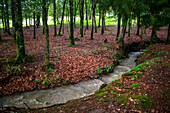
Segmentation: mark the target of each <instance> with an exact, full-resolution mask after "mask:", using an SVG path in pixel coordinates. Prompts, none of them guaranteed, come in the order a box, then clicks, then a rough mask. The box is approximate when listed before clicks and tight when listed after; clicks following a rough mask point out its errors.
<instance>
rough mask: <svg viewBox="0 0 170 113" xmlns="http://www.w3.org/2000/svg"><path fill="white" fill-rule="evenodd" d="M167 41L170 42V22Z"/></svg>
mask: <svg viewBox="0 0 170 113" xmlns="http://www.w3.org/2000/svg"><path fill="white" fill-rule="evenodd" d="M166 42H167V43H168V44H170V24H169V25H168V35H167V40H166Z"/></svg>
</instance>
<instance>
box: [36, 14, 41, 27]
mask: <svg viewBox="0 0 170 113" xmlns="http://www.w3.org/2000/svg"><path fill="white" fill-rule="evenodd" d="M36 25H37V28H38V27H39V26H40V14H37V20H36Z"/></svg>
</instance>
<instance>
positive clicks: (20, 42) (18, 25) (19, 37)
mask: <svg viewBox="0 0 170 113" xmlns="http://www.w3.org/2000/svg"><path fill="white" fill-rule="evenodd" d="M14 3H15V26H14V27H15V30H16V48H17V62H19V63H22V62H24V59H25V56H26V54H25V44H24V35H23V29H22V9H21V0H14Z"/></svg>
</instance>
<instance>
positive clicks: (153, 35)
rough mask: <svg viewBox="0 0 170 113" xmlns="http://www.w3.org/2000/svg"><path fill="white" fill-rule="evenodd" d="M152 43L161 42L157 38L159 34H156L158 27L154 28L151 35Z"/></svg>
mask: <svg viewBox="0 0 170 113" xmlns="http://www.w3.org/2000/svg"><path fill="white" fill-rule="evenodd" d="M150 41H151V42H154V43H155V42H158V41H159V39H158V37H157V33H156V25H153V26H152V34H151V38H150Z"/></svg>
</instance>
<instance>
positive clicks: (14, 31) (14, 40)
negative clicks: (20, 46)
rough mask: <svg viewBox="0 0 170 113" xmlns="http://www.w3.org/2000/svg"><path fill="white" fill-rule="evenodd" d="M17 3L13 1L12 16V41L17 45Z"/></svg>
mask: <svg viewBox="0 0 170 113" xmlns="http://www.w3.org/2000/svg"><path fill="white" fill-rule="evenodd" d="M14 5H15V2H14V0H11V15H12V30H13V32H12V40H13V42H14V43H16V30H15V6H14Z"/></svg>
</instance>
